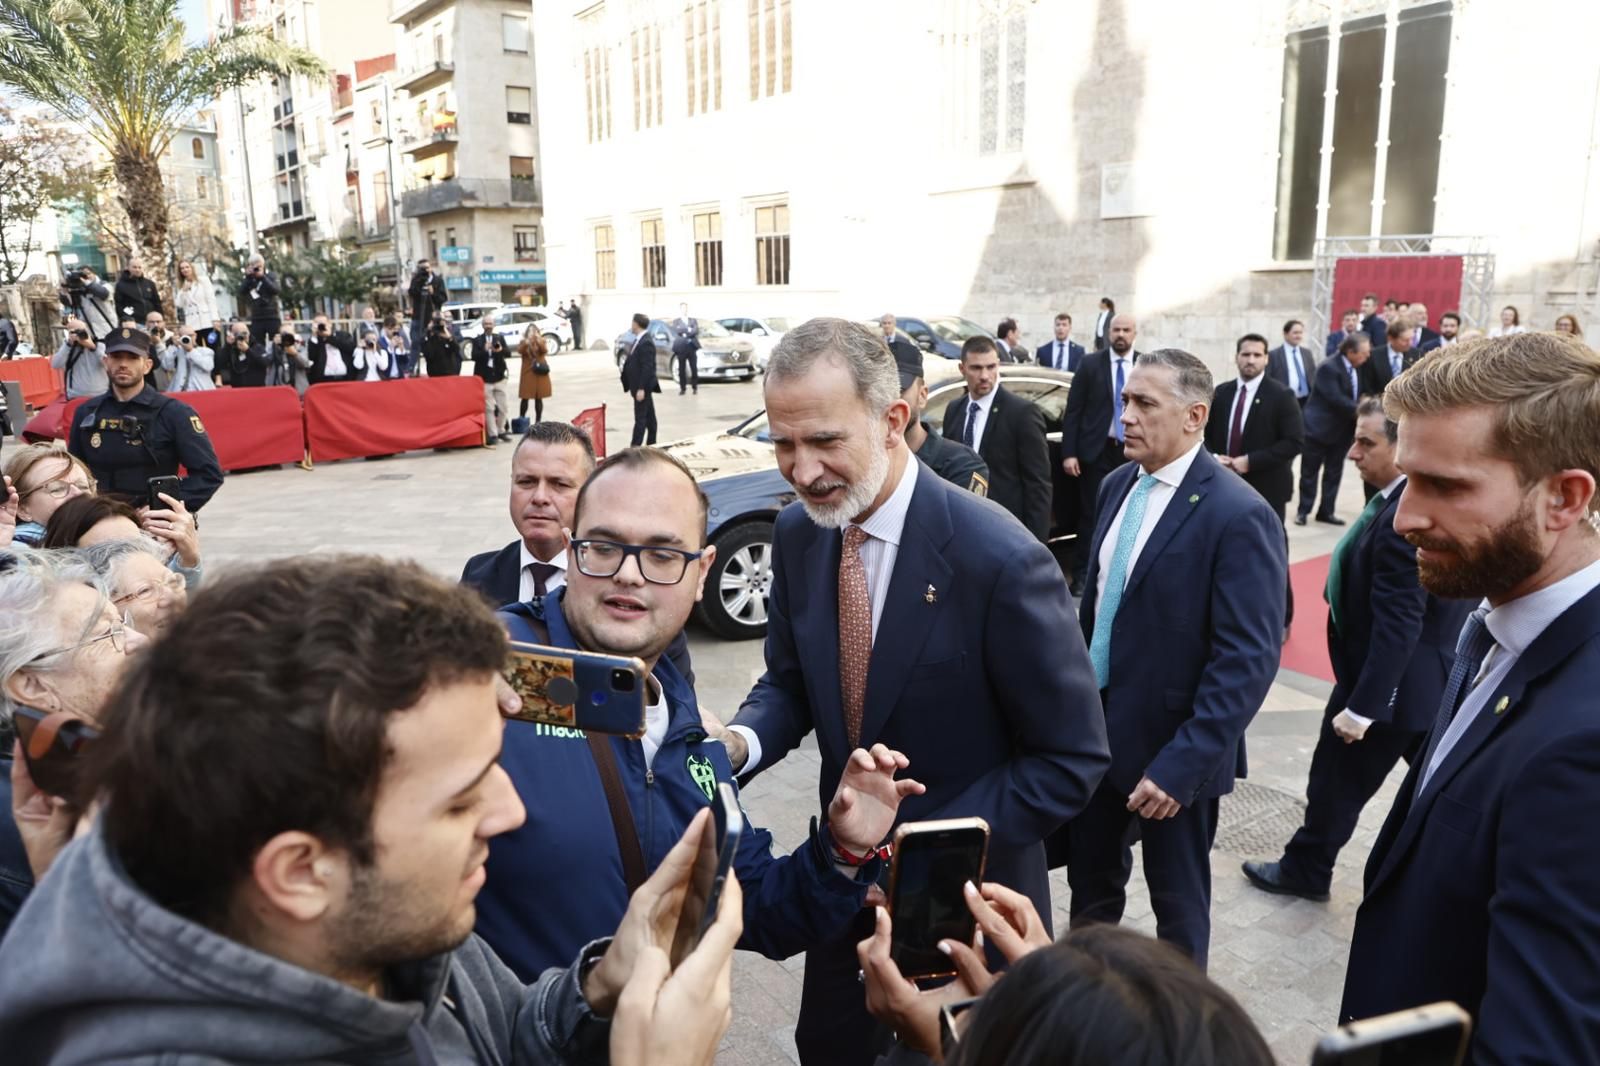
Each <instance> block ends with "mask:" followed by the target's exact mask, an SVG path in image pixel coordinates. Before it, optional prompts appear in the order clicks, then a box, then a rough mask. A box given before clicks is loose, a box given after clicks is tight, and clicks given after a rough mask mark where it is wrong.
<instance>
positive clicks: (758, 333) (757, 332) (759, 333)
mask: <svg viewBox="0 0 1600 1066" xmlns="http://www.w3.org/2000/svg"><path fill="white" fill-rule="evenodd" d="M766 335H767V331H766V330H764V329H762V328H761V327H760V326H757V327H756V328H755V329H753V330H751V331H750V336H752V337H765V336H766Z"/></svg>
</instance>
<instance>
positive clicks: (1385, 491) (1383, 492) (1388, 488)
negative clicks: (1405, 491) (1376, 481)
mask: <svg viewBox="0 0 1600 1066" xmlns="http://www.w3.org/2000/svg"><path fill="white" fill-rule="evenodd" d="M1405 479H1406V476H1405V475H1404V474H1401V475H1400V476H1399V477H1397V478H1395V479H1394V480H1393V481H1391V482H1389V483H1388V484H1387V485H1385V486H1384V487H1383V488H1381V489H1379V490H1378V495H1380V496H1382V497H1383V498H1384V499H1386V500H1387V499H1388V498H1389V497H1390V496H1393V495H1394V490H1395V489H1397V488H1399V487H1400V483H1401V482H1402V481H1404V480H1405Z"/></svg>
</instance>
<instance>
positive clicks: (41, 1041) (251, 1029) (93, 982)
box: [0, 827, 610, 1066]
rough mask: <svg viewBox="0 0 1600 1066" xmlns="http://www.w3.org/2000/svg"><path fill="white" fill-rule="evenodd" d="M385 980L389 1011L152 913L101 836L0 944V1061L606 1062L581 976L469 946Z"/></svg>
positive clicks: (42, 888)
mask: <svg viewBox="0 0 1600 1066" xmlns="http://www.w3.org/2000/svg"><path fill="white" fill-rule="evenodd" d="M601 946H603V945H598V944H597V945H590V947H589V948H586V949H585V951H584V955H583V956H582V957H583V958H587V957H591V956H592V954H593V953H594V952H595V951H596V950H598V949H599V948H600V947H601ZM386 976H387V978H388V984H389V988H390V991H391V996H392V998H390V999H384V1000H379V999H374V998H372V997H371V996H368V995H365V994H363V993H361V992H358V991H356V990H355V989H354V988H351V987H350V986H348V985H345V984H341V983H340V982H338V981H335V980H333V979H331V978H328V977H323V976H321V975H318V974H314V973H311V972H309V971H306V970H302V969H300V968H299V967H296V966H292V965H290V964H289V963H286V962H283V961H282V960H279V959H276V958H273V957H271V956H268V955H264V954H262V953H260V952H258V951H255V950H254V949H252V948H248V947H246V946H244V945H243V944H240V943H238V942H236V941H233V940H229V939H227V938H225V937H223V936H221V935H219V934H217V933H214V932H212V931H210V930H209V929H206V928H204V927H202V926H199V925H196V924H195V923H193V922H191V921H189V920H187V919H185V918H181V917H179V916H177V915H175V914H173V913H172V912H170V911H167V910H165V909H163V908H162V907H160V906H158V905H157V904H156V903H155V902H154V901H153V900H151V899H150V897H149V896H147V895H145V894H144V892H142V891H141V890H140V889H139V888H138V887H137V886H136V885H134V884H133V882H132V881H130V880H129V879H128V876H127V874H126V873H125V872H124V871H123V869H122V867H121V864H120V863H118V862H117V860H116V859H115V858H114V857H113V856H112V855H111V854H110V853H109V852H108V850H107V849H106V846H105V840H104V837H103V836H102V835H101V833H100V831H99V829H98V827H97V828H95V829H94V830H93V831H91V832H90V833H89V834H87V835H86V836H85V837H84V838H83V839H81V840H78V841H76V842H75V843H73V844H72V845H71V846H69V847H68V848H67V849H66V850H65V851H63V852H62V853H61V855H60V857H58V858H57V860H56V862H55V865H54V866H52V867H51V870H50V873H49V876H47V877H45V878H44V879H43V880H42V881H41V882H40V883H39V885H38V887H37V888H35V889H34V891H33V893H32V895H31V896H29V898H28V902H27V903H26V905H24V907H23V909H22V912H21V913H20V914H19V915H17V918H16V921H15V922H14V923H13V924H12V926H11V930H10V932H9V933H7V934H6V938H5V940H4V942H3V943H0V1048H3V1049H4V1053H3V1056H0V1057H3V1058H4V1060H5V1062H6V1063H7V1066H35V1064H46V1063H49V1064H59V1066H77V1064H80V1063H97V1064H101V1063H149V1064H155V1063H161V1064H163V1066H199V1064H202V1063H204V1064H208V1066H209V1064H219V1063H234V1062H239V1063H243V1062H250V1063H264V1062H272V1063H295V1064H302V1066H310V1064H313V1063H315V1064H328V1063H349V1064H360V1066H368V1064H371V1066H380V1064H381V1066H388V1064H391V1063H392V1064H395V1066H399V1064H412V1063H415V1064H418V1066H456V1064H466V1063H476V1064H483V1066H491V1064H493V1066H500V1064H512V1063H516V1064H526V1066H546V1064H552V1066H554V1064H563V1063H568V1064H573V1066H579V1064H586V1063H597V1064H600V1063H605V1062H606V1061H607V1060H608V1058H609V1053H608V1048H607V1045H608V1042H609V1039H610V1032H609V1029H610V1026H609V1023H608V1022H605V1021H603V1020H601V1019H599V1018H597V1017H595V1015H593V1014H592V1013H590V1011H589V1009H588V1007H587V1005H586V1004H585V1003H584V1002H583V999H582V996H581V995H580V994H579V992H578V983H577V982H578V964H576V963H575V964H574V965H573V967H572V968H571V969H568V970H564V971H563V970H550V971H548V972H546V973H545V974H544V975H543V976H542V977H540V978H539V980H538V981H537V982H535V983H534V984H531V985H524V984H522V983H521V982H520V981H518V980H517V978H516V977H515V976H514V975H513V974H512V973H511V971H510V970H508V969H507V968H506V967H505V965H504V964H503V963H501V962H500V960H499V959H498V958H496V957H495V954H494V952H493V951H491V950H490V949H489V947H488V945H486V944H484V943H483V941H481V940H479V939H478V938H477V937H476V936H474V937H472V938H471V939H469V940H468V941H467V942H466V943H465V944H463V945H462V946H461V947H459V948H457V949H456V950H455V951H453V952H451V953H449V954H447V955H438V956H435V957H433V958H431V959H427V960H424V961H422V962H418V963H413V964H408V965H405V966H400V967H396V968H394V969H392V970H390V971H389V972H388V973H387V974H386Z"/></svg>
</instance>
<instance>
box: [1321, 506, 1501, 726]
mask: <svg viewBox="0 0 1600 1066" xmlns="http://www.w3.org/2000/svg"><path fill="white" fill-rule="evenodd" d="M1404 492H1405V482H1401V483H1400V486H1399V487H1398V488H1396V489H1395V490H1394V492H1392V493H1390V494H1389V499H1388V502H1387V503H1385V504H1384V507H1383V509H1382V510H1380V511H1379V512H1378V515H1377V517H1376V518H1374V519H1373V520H1372V522H1371V523H1370V524H1369V525H1368V526H1367V528H1366V529H1364V530H1362V531H1361V536H1360V537H1359V538H1357V540H1356V542H1355V546H1354V547H1353V548H1351V549H1350V550H1349V553H1348V554H1347V555H1346V556H1345V561H1344V567H1343V569H1342V571H1341V573H1340V582H1339V584H1340V585H1341V590H1340V594H1339V615H1340V618H1341V620H1342V624H1341V626H1340V627H1339V628H1338V629H1335V628H1334V625H1333V618H1332V617H1331V616H1330V617H1329V619H1328V659H1329V661H1330V662H1331V663H1332V665H1333V677H1334V685H1333V693H1332V695H1330V696H1329V697H1328V707H1329V708H1330V709H1332V710H1335V711H1339V710H1343V709H1344V708H1346V707H1348V708H1350V709H1351V710H1352V711H1355V712H1356V713H1357V714H1359V715H1361V716H1362V717H1364V718H1371V719H1373V720H1374V721H1378V722H1385V723H1387V724H1389V725H1390V726H1392V727H1393V728H1395V729H1399V730H1403V731H1406V732H1411V733H1425V732H1427V731H1428V729H1429V728H1430V727H1431V726H1432V725H1433V719H1434V716H1435V715H1437V714H1438V712H1439V700H1440V699H1441V698H1442V697H1443V695H1444V686H1445V682H1446V680H1448V679H1449V677H1450V667H1451V665H1452V664H1453V663H1454V662H1455V659H1456V638H1457V637H1458V636H1460V634H1461V624H1462V623H1463V622H1465V621H1466V619H1467V615H1468V614H1470V613H1471V612H1472V608H1473V606H1474V604H1473V603H1471V602H1470V601H1467V600H1442V599H1439V598H1438V597H1436V596H1431V595H1429V594H1428V593H1427V592H1426V591H1425V590H1424V589H1423V588H1422V585H1421V584H1420V583H1419V582H1418V580H1417V550H1416V549H1415V548H1413V547H1412V546H1411V545H1410V544H1407V543H1406V539H1405V538H1404V537H1402V536H1401V535H1400V534H1398V533H1396V532H1395V530H1394V515H1395V512H1396V511H1397V510H1399V508H1400V496H1401V494H1402V493H1404Z"/></svg>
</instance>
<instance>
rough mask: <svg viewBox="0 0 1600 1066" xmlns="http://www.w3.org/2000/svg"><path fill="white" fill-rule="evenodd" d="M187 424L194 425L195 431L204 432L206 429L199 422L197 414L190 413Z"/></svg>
mask: <svg viewBox="0 0 1600 1066" xmlns="http://www.w3.org/2000/svg"><path fill="white" fill-rule="evenodd" d="M189 424H190V425H191V426H193V427H194V431H195V432H196V433H204V432H205V431H206V427H205V426H202V425H201V424H200V416H199V415H190V416H189Z"/></svg>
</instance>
